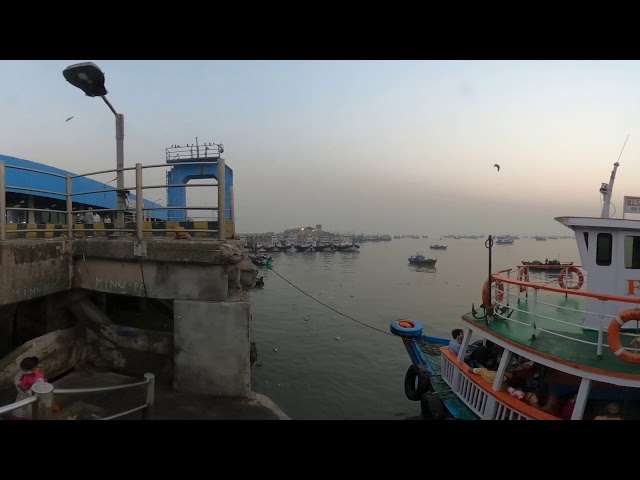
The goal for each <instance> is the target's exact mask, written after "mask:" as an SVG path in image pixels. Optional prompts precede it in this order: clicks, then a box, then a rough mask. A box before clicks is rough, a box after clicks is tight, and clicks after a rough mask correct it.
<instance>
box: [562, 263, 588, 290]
mask: <svg viewBox="0 0 640 480" xmlns="http://www.w3.org/2000/svg"><path fill="white" fill-rule="evenodd" d="M570 273H575V274H576V275H577V276H578V283H577V284H576V285H574V286H572V287H569V286H567V285H566V284H565V283H564V277H565V276H567V275H569V274H570ZM583 284H584V275H583V274H582V271H581V270H580V269H579V268H578V267H565V268H563V269H562V270H560V275H558V285H560V288H568V289H570V290H580V287H582V285H583Z"/></svg>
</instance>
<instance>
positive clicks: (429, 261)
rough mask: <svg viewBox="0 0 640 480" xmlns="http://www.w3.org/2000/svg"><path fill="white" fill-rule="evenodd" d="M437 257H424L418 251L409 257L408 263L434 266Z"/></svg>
mask: <svg viewBox="0 0 640 480" xmlns="http://www.w3.org/2000/svg"><path fill="white" fill-rule="evenodd" d="M436 262H437V259H435V258H426V257H425V256H424V255H423V254H422V252H418V253H416V254H415V255H412V256H410V257H409V263H410V264H411V265H428V266H430V267H434V266H435V265H436Z"/></svg>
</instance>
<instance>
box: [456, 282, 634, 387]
mask: <svg viewBox="0 0 640 480" xmlns="http://www.w3.org/2000/svg"><path fill="white" fill-rule="evenodd" d="M540 293H541V295H540V296H539V297H538V302H544V303H547V304H550V305H543V304H541V303H538V311H537V315H538V317H537V319H536V329H534V328H533V326H532V322H533V315H531V314H530V312H531V308H532V307H533V302H532V301H531V299H529V301H526V300H525V299H524V298H523V299H520V300H519V301H518V299H513V300H512V301H510V307H515V309H514V311H513V313H512V314H511V317H510V318H508V319H502V318H497V317H493V318H490V319H489V321H488V325H487V322H486V320H484V319H481V320H478V319H476V318H474V317H473V315H472V314H471V312H469V313H467V314H465V315H463V318H464V319H465V320H468V321H469V322H472V323H475V324H477V325H479V326H481V327H483V328H485V329H487V330H489V331H491V332H494V333H495V334H496V335H499V336H501V337H504V338H506V339H508V340H510V341H512V342H515V343H517V344H520V345H522V346H524V347H526V348H528V349H531V350H535V351H537V352H540V353H542V354H544V355H547V356H549V357H553V358H554V359H557V360H560V361H562V362H568V363H575V364H578V365H584V366H587V367H591V368H595V369H600V370H602V371H603V373H604V372H614V373H621V374H632V375H638V379H639V380H640V364H632V363H628V362H625V361H623V360H620V359H619V358H618V357H616V356H615V355H614V353H613V352H612V351H611V349H609V347H608V345H607V343H608V336H607V331H606V328H605V329H604V332H603V343H604V345H603V347H602V355H601V356H598V355H597V342H598V332H597V331H593V330H587V329H583V328H582V326H581V325H582V317H581V314H579V312H574V311H569V310H564V309H563V308H562V307H565V308H571V309H583V305H584V301H583V298H582V297H578V296H573V297H572V296H568V297H566V296H565V295H558V294H548V292H544V293H545V294H544V295H543V292H542V291H540ZM482 312H483V309H479V312H478V315H481V314H482ZM542 316H546V317H551V318H554V319H556V320H562V321H565V322H567V323H558V322H557V321H552V320H549V319H547V318H543V317H542ZM542 330H547V331H542ZM625 331H626V330H625ZM554 333H556V334H561V335H563V336H564V337H569V338H571V339H574V340H577V341H570V340H568V339H567V338H563V337H560V336H557V335H554ZM633 333H640V330H635V329H634V330H633ZM534 334H535V336H534ZM621 340H622V342H623V345H625V346H629V343H630V338H629V337H625V336H624V335H621ZM583 342H589V343H583Z"/></svg>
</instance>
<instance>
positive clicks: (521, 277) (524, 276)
mask: <svg viewBox="0 0 640 480" xmlns="http://www.w3.org/2000/svg"><path fill="white" fill-rule="evenodd" d="M518 281H519V282H528V281H529V269H528V268H527V267H520V268H519V269H518ZM526 290H527V287H525V286H524V285H520V291H521V292H524V291H526Z"/></svg>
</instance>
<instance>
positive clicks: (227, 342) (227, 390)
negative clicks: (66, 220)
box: [0, 236, 269, 404]
mask: <svg viewBox="0 0 640 480" xmlns="http://www.w3.org/2000/svg"><path fill="white" fill-rule="evenodd" d="M0 264H1V266H2V268H0V338H2V342H1V343H0V354H1V356H2V360H0V388H3V387H4V388H7V387H9V386H12V381H13V377H14V375H15V374H16V373H17V371H18V370H19V368H18V365H19V362H20V360H21V359H22V358H24V357H25V356H30V355H36V356H38V357H39V358H40V359H41V362H42V363H43V364H44V365H45V370H46V373H47V376H48V377H49V378H52V377H55V376H59V375H64V374H65V372H68V371H70V370H73V369H74V368H75V367H76V366H78V365H81V364H83V363H88V364H90V365H93V366H96V367H97V368H103V369H106V370H108V371H114V372H118V373H119V374H124V375H132V376H136V375H142V374H143V373H144V372H154V373H155V374H156V376H157V379H158V383H159V385H161V386H162V388H164V389H166V388H170V389H171V391H173V392H174V393H175V394H176V395H178V394H181V395H184V394H188V393H191V394H197V395H213V396H216V397H230V398H232V397H238V398H244V399H250V398H255V394H254V393H253V392H252V391H251V363H252V358H251V352H250V350H251V346H250V343H251V338H252V335H251V304H250V298H249V289H250V288H251V287H252V285H253V283H254V282H255V278H256V276H257V269H256V267H255V266H253V264H252V263H251V262H250V260H248V259H247V258H246V257H245V254H244V245H243V243H242V242H241V241H239V240H216V239H213V238H202V239H193V238H191V239H177V238H170V237H168V238H162V237H160V238H149V239H145V240H144V245H140V242H139V241H138V240H137V238H135V237H123V236H118V237H93V238H75V239H73V240H69V239H67V238H64V237H62V238H51V239H16V240H7V241H5V242H1V243H0ZM267 400H268V399H267ZM263 403H266V404H268V403H269V402H263Z"/></svg>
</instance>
